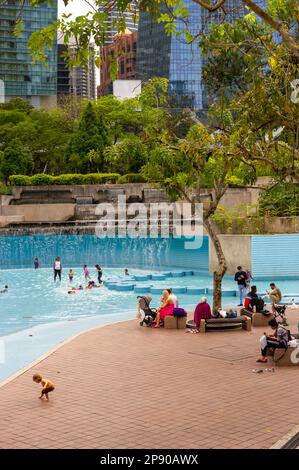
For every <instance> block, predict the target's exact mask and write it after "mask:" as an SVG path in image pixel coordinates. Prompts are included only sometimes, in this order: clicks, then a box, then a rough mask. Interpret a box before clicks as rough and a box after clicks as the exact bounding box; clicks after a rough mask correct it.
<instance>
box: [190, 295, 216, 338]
mask: <svg viewBox="0 0 299 470" xmlns="http://www.w3.org/2000/svg"><path fill="white" fill-rule="evenodd" d="M210 318H214V315H213V314H212V311H211V307H210V305H209V304H208V299H207V298H206V297H202V298H201V300H200V302H199V304H197V306H196V308H195V311H194V323H195V326H196V329H197V330H198V329H199V326H200V320H209V319H210Z"/></svg>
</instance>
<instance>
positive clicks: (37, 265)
mask: <svg viewBox="0 0 299 470" xmlns="http://www.w3.org/2000/svg"><path fill="white" fill-rule="evenodd" d="M33 264H34V269H38V267H39V259H38V257H37V256H36V257H35V258H34V260H33Z"/></svg>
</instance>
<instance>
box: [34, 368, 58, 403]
mask: <svg viewBox="0 0 299 470" xmlns="http://www.w3.org/2000/svg"><path fill="white" fill-rule="evenodd" d="M32 379H33V382H35V383H37V384H41V385H42V387H43V388H42V391H41V394H40V396H39V398H41V399H43V398H44V399H45V400H46V401H49V396H48V393H50V392H53V390H55V386H54V384H53V383H52V382H51V381H50V380H48V379H43V377H42V376H41V375H40V374H34V376H33V377H32Z"/></svg>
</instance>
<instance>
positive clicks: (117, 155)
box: [104, 135, 147, 174]
mask: <svg viewBox="0 0 299 470" xmlns="http://www.w3.org/2000/svg"><path fill="white" fill-rule="evenodd" d="M104 159H105V163H106V165H107V169H108V170H109V172H112V173H122V174H127V173H138V172H139V171H140V169H141V167H142V166H143V165H144V164H145V163H146V160H147V148H146V146H145V144H143V143H142V141H141V140H140V138H139V137H137V136H135V135H130V136H127V137H126V138H124V139H123V140H122V141H121V142H119V143H117V144H115V145H112V146H110V147H107V148H106V150H105V153H104Z"/></svg>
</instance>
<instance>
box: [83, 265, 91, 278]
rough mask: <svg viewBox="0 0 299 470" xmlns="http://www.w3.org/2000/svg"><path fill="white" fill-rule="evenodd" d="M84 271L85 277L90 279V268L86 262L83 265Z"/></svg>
mask: <svg viewBox="0 0 299 470" xmlns="http://www.w3.org/2000/svg"><path fill="white" fill-rule="evenodd" d="M83 273H84V277H85V279H90V274H89V269H88V267H87V265H86V264H84V266H83Z"/></svg>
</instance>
